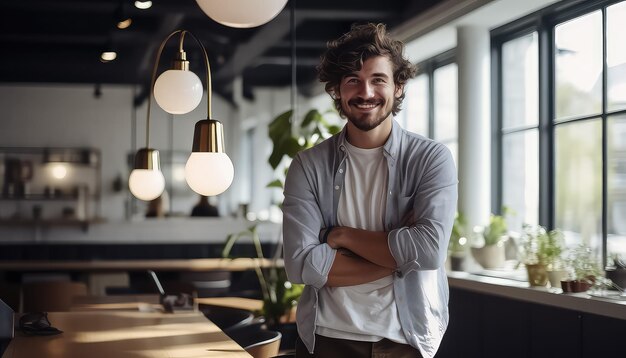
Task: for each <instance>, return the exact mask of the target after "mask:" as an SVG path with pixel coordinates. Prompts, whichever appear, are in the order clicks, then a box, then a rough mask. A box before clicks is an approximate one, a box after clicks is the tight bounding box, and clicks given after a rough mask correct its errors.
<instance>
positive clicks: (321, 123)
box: [222, 109, 341, 349]
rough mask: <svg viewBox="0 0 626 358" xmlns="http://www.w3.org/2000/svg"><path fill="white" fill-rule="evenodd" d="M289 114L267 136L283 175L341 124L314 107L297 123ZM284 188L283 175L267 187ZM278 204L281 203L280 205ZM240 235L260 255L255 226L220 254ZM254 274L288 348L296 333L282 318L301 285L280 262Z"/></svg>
mask: <svg viewBox="0 0 626 358" xmlns="http://www.w3.org/2000/svg"><path fill="white" fill-rule="evenodd" d="M292 117H293V110H289V111H286V112H284V113H281V114H279V115H278V116H277V117H276V118H274V119H273V120H272V121H271V122H270V123H269V126H268V135H269V137H270V139H271V141H272V144H273V149H272V153H271V154H270V157H269V158H268V162H269V164H270V165H271V166H272V168H273V169H277V168H278V166H279V165H280V164H281V163H283V159H284V158H285V157H287V158H288V159H289V160H288V161H286V162H285V164H284V170H283V171H282V173H284V174H286V173H287V170H288V168H289V164H290V160H291V159H293V157H294V156H295V155H296V154H297V153H298V152H299V151H301V150H303V149H306V148H310V147H312V146H314V145H315V144H317V143H320V142H321V141H323V140H324V139H326V138H328V137H330V136H331V135H333V134H336V133H338V132H339V131H340V130H341V127H339V126H337V125H333V124H331V123H329V122H328V121H327V120H326V119H325V118H324V116H323V115H322V113H321V112H319V111H318V110H316V109H312V110H309V111H308V112H307V113H306V114H305V116H304V118H303V119H302V121H301V122H300V123H299V125H296V123H294V120H293V118H292ZM283 187H284V184H283V180H282V177H281V178H277V179H275V180H273V181H272V182H270V183H269V184H267V188H276V189H281V190H282V189H283ZM279 206H281V205H280V204H279ZM242 237H249V238H250V239H251V240H252V242H253V244H254V246H255V250H256V257H257V258H263V251H262V249H261V242H260V239H259V236H258V233H257V230H256V225H253V226H251V227H250V228H248V229H247V230H244V231H242V232H239V233H236V234H231V235H229V236H228V237H227V239H226V243H225V246H224V250H223V251H222V256H223V257H229V255H230V251H231V249H232V247H233V245H234V244H235V242H237V241H238V240H239V239H241V238H242ZM281 240H282V238H279V243H278V245H279V247H282V245H281V244H282V241H281ZM280 253H281V252H280V249H279V250H277V254H280ZM276 256H278V255H276ZM273 260H274V263H277V262H278V257H275V258H274V259H273ZM256 273H257V277H258V279H259V284H260V286H261V291H262V296H263V310H262V312H261V313H262V314H263V315H264V316H265V318H266V320H267V324H268V326H270V327H271V328H272V329H274V330H279V331H281V333H282V334H283V339H282V340H281V349H282V348H290V347H287V346H286V345H285V344H290V343H292V342H295V337H296V336H297V333H296V328H295V324H292V323H286V322H284V321H285V319H284V318H285V317H286V314H288V313H290V311H291V309H292V308H293V307H295V305H296V304H297V301H298V299H299V297H300V295H301V294H302V290H303V288H304V286H303V285H297V284H292V283H291V282H289V281H288V280H287V274H286V272H285V270H284V267H282V266H279V265H272V267H270V268H261V267H260V266H257V267H256ZM290 336H293V339H291V338H288V337H290ZM283 342H284V343H283Z"/></svg>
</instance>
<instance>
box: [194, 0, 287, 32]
mask: <svg viewBox="0 0 626 358" xmlns="http://www.w3.org/2000/svg"><path fill="white" fill-rule="evenodd" d="M196 2H197V3H198V5H199V6H200V8H201V9H202V11H204V13H205V14H207V15H208V16H209V17H210V18H211V19H213V20H215V21H217V22H219V23H220V24H222V25H226V26H230V27H239V28H244V27H256V26H260V25H263V24H265V23H266V22H268V21H270V20H272V19H273V18H274V17H276V15H278V13H280V11H281V10H282V9H283V8H284V7H285V4H287V0H264V1H259V0H229V1H228V5H227V6H226V5H225V4H224V0H196Z"/></svg>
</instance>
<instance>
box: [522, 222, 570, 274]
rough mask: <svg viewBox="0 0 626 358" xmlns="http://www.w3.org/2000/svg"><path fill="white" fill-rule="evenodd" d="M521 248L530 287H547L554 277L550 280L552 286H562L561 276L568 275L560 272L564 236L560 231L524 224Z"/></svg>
mask: <svg viewBox="0 0 626 358" xmlns="http://www.w3.org/2000/svg"><path fill="white" fill-rule="evenodd" d="M521 246H522V247H521V250H520V251H521V259H520V262H522V263H524V264H525V265H526V270H527V272H528V282H529V283H530V285H531V286H545V285H546V284H547V283H548V279H549V278H550V276H554V278H553V279H552V280H550V283H551V285H552V286H558V285H560V281H561V278H562V277H560V276H559V274H560V275H563V272H565V273H567V271H562V270H560V268H561V262H562V260H561V254H562V253H563V247H564V244H563V234H562V233H561V232H560V231H559V230H552V231H547V230H546V229H545V228H544V227H543V226H541V225H528V224H524V234H523V235H522V245H521ZM551 273H552V274H551ZM556 278H558V280H557V281H555V280H556Z"/></svg>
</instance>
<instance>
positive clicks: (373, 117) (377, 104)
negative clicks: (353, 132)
mask: <svg viewBox="0 0 626 358" xmlns="http://www.w3.org/2000/svg"><path fill="white" fill-rule="evenodd" d="M401 94H402V88H400V87H398V88H397V87H396V85H395V83H394V80H393V67H392V64H391V61H390V60H389V59H388V58H387V57H386V56H376V57H371V58H369V59H367V60H366V61H365V62H364V63H363V67H362V68H361V70H360V71H357V72H354V73H350V74H347V75H346V76H344V78H343V79H342V80H341V83H340V84H339V93H338V97H339V99H340V101H341V109H342V111H343V113H344V114H345V116H346V118H347V119H348V121H350V123H352V124H353V125H354V126H355V127H357V128H358V129H360V130H362V131H365V132H367V131H370V130H372V129H374V128H376V127H378V126H379V125H380V124H381V123H382V122H384V121H385V119H387V118H390V117H391V110H392V108H393V102H394V99H395V98H396V97H399V96H400V95H401Z"/></svg>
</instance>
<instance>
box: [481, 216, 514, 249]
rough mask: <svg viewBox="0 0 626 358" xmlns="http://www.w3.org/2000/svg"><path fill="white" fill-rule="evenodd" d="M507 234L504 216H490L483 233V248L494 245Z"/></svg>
mask: <svg viewBox="0 0 626 358" xmlns="http://www.w3.org/2000/svg"><path fill="white" fill-rule="evenodd" d="M507 232H508V226H507V224H506V219H505V215H495V214H491V216H490V218H489V225H488V226H487V227H485V230H484V231H483V239H484V240H485V246H489V245H496V244H497V243H499V242H500V241H501V240H502V238H503V237H504V236H505V235H506V233H507Z"/></svg>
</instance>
